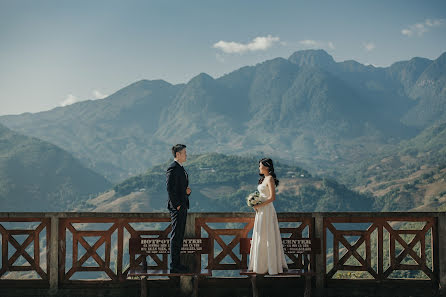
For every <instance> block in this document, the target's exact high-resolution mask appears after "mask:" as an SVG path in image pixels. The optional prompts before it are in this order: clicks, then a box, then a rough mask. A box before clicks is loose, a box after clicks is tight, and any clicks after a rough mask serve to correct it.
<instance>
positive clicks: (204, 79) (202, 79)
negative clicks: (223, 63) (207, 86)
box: [187, 72, 214, 84]
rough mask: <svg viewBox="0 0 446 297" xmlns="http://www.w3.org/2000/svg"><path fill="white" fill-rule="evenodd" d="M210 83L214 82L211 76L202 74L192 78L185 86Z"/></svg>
mask: <svg viewBox="0 0 446 297" xmlns="http://www.w3.org/2000/svg"><path fill="white" fill-rule="evenodd" d="M210 81H214V79H213V78H212V76H210V75H209V74H206V73H204V72H202V73H200V74H198V75H197V76H195V77H193V78H192V79H191V80H190V81H189V82H188V83H187V84H191V83H192V84H202V83H207V82H210Z"/></svg>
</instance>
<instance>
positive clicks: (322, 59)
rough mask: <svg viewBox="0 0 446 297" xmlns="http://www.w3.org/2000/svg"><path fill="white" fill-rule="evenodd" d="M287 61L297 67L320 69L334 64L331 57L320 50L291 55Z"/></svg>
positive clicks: (298, 52)
mask: <svg viewBox="0 0 446 297" xmlns="http://www.w3.org/2000/svg"><path fill="white" fill-rule="evenodd" d="M288 60H289V61H290V62H291V63H294V64H297V65H299V66H311V67H322V68H325V67H327V66H332V65H333V64H335V63H336V62H335V61H334V59H333V57H332V56H330V55H329V54H328V53H327V52H326V51H324V50H322V49H318V50H314V49H311V50H303V51H297V52H295V53H294V54H292V55H291V56H290V57H289V58H288Z"/></svg>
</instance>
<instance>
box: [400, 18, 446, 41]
mask: <svg viewBox="0 0 446 297" xmlns="http://www.w3.org/2000/svg"><path fill="white" fill-rule="evenodd" d="M444 23H445V20H444V19H426V20H425V21H424V22H423V23H416V24H413V25H409V27H408V28H404V29H403V30H401V34H403V35H406V36H409V37H410V36H412V35H417V36H422V35H423V34H424V33H426V32H428V31H429V29H430V28H433V27H438V26H440V25H442V24H444Z"/></svg>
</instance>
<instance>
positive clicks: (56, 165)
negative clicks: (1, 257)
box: [0, 125, 110, 211]
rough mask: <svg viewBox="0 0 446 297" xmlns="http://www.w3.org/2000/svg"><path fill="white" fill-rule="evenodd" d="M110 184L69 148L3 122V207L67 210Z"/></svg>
mask: <svg viewBox="0 0 446 297" xmlns="http://www.w3.org/2000/svg"><path fill="white" fill-rule="evenodd" d="M109 187H110V183H109V182H108V181H107V180H106V179H105V178H103V177H102V176H100V175H99V174H97V173H95V172H93V171H91V170H90V169H87V168H85V167H84V166H83V165H82V164H81V163H80V162H79V161H78V160H76V159H75V158H74V157H72V156H71V155H70V154H69V153H67V152H66V151H64V150H62V149H60V148H58V147H56V146H55V145H52V144H50V143H47V142H45V141H41V140H39V139H36V138H32V137H27V136H23V135H20V134H17V133H15V132H13V131H11V130H9V129H7V128H6V127H4V126H2V125H0V209H1V211H66V210H68V209H70V208H72V207H73V205H77V204H81V203H82V200H86V199H87V198H88V197H89V195H95V194H97V193H99V192H102V191H104V190H105V189H107V188H109Z"/></svg>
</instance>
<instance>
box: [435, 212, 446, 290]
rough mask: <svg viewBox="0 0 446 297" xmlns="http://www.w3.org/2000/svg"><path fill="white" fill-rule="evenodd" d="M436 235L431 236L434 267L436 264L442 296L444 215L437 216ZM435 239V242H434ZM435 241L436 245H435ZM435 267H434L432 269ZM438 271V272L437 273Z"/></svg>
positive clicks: (445, 244) (445, 240) (445, 283)
mask: <svg viewBox="0 0 446 297" xmlns="http://www.w3.org/2000/svg"><path fill="white" fill-rule="evenodd" d="M437 224H438V225H437V232H436V233H437V234H433V236H432V241H433V243H434V245H433V250H434V255H433V258H434V265H436V263H438V266H439V267H438V268H437V273H438V278H439V285H440V290H441V292H442V294H446V249H445V247H446V213H444V212H442V213H439V214H438V221H437ZM434 239H437V240H434ZM435 241H437V244H436V245H435ZM435 268H436V267H435V266H434V269H435ZM438 270H439V271H438Z"/></svg>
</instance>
